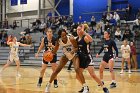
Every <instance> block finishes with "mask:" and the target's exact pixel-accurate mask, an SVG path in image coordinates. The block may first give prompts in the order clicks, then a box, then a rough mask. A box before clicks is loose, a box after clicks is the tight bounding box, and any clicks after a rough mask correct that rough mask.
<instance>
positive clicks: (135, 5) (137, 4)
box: [128, 0, 140, 12]
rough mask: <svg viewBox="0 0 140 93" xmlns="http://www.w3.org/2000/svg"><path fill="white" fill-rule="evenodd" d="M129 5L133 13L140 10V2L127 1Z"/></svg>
mask: <svg viewBox="0 0 140 93" xmlns="http://www.w3.org/2000/svg"><path fill="white" fill-rule="evenodd" d="M128 2H129V4H130V5H131V6H132V9H133V11H134V12H137V11H138V8H140V0H128Z"/></svg>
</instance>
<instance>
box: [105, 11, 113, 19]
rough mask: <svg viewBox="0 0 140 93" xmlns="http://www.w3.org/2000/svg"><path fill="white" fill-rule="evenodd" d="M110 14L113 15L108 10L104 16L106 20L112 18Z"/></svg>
mask: <svg viewBox="0 0 140 93" xmlns="http://www.w3.org/2000/svg"><path fill="white" fill-rule="evenodd" d="M112 16H113V15H112V14H111V13H109V12H108V13H107V16H106V20H107V21H110V19H111V18H112Z"/></svg>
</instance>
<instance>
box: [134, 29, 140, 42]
mask: <svg viewBox="0 0 140 93" xmlns="http://www.w3.org/2000/svg"><path fill="white" fill-rule="evenodd" d="M134 40H140V32H139V31H135V35H134Z"/></svg>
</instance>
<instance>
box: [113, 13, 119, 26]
mask: <svg viewBox="0 0 140 93" xmlns="http://www.w3.org/2000/svg"><path fill="white" fill-rule="evenodd" d="M113 18H114V19H115V20H116V22H117V24H119V22H120V16H119V14H118V13H117V12H114V16H113Z"/></svg>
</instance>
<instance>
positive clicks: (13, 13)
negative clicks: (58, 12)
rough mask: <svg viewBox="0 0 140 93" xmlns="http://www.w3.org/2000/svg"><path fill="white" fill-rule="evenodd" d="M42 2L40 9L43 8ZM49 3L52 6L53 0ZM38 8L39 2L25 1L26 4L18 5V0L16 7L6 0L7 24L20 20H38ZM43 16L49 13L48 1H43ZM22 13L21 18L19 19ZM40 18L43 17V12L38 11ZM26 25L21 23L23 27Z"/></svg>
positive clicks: (34, 0)
mask: <svg viewBox="0 0 140 93" xmlns="http://www.w3.org/2000/svg"><path fill="white" fill-rule="evenodd" d="M43 1H44V0H41V9H42V8H43V4H44V2H43ZM50 1H51V3H52V4H53V5H54V2H53V0H50ZM38 7H39V0H27V4H22V5H21V4H20V0H18V5H15V6H11V0H6V11H7V18H8V21H9V24H12V23H13V20H15V19H16V20H20V19H29V18H38ZM44 8H45V9H46V10H45V14H46V15H47V13H48V12H49V10H47V9H50V8H52V6H51V4H50V3H49V2H48V0H45V7H44ZM21 12H22V17H21ZM40 14H41V17H42V16H43V14H44V12H43V10H41V11H40ZM26 25H27V23H26V22H25V24H24V23H23V26H26Z"/></svg>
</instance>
